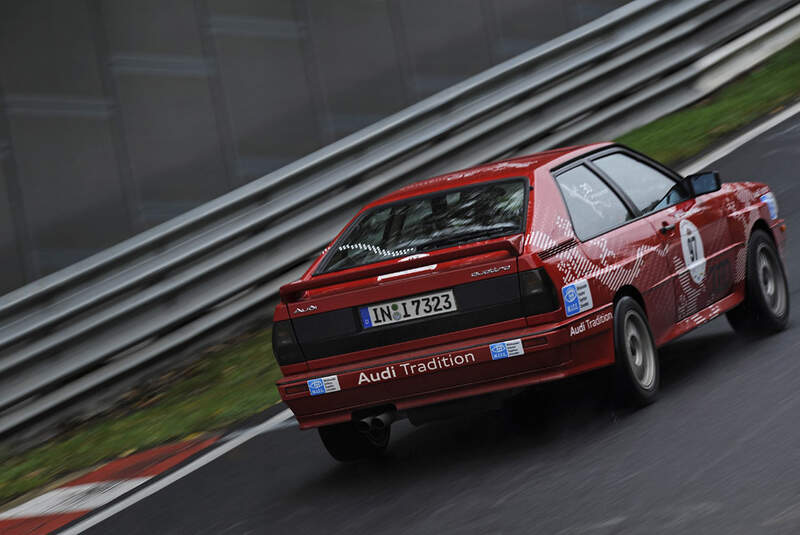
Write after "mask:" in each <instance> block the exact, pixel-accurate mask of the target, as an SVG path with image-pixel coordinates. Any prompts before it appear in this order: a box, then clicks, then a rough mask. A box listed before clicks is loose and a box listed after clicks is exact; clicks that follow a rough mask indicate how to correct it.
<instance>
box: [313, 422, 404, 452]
mask: <svg viewBox="0 0 800 535" xmlns="http://www.w3.org/2000/svg"><path fill="white" fill-rule="evenodd" d="M318 431H319V437H320V438H321V439H322V443H323V444H324V445H325V448H326V449H327V450H328V453H330V454H331V456H332V457H333V458H334V459H336V460H337V461H342V462H350V461H357V460H359V459H366V458H370V457H378V456H380V455H381V454H382V453H383V452H384V451H385V450H386V446H387V445H388V444H389V435H390V434H391V433H390V432H391V426H387V427H386V428H385V430H383V431H382V432H380V433H369V434H366V433H361V432H359V431H357V430H356V427H355V425H354V424H353V423H352V422H346V423H343V424H336V425H328V426H325V427H320V428H319V429H318Z"/></svg>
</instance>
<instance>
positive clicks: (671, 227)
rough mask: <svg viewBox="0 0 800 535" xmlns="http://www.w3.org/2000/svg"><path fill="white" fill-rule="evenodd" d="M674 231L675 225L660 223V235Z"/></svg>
mask: <svg viewBox="0 0 800 535" xmlns="http://www.w3.org/2000/svg"><path fill="white" fill-rule="evenodd" d="M673 230H675V223H671V224H670V223H667V222H666V221H664V222H663V223H661V234H666V233H667V232H671V231H673Z"/></svg>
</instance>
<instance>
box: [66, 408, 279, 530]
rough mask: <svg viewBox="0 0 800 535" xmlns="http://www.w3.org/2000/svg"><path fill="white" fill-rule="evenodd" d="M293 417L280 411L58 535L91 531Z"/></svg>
mask: <svg viewBox="0 0 800 535" xmlns="http://www.w3.org/2000/svg"><path fill="white" fill-rule="evenodd" d="M291 415H292V411H291V410H290V409H286V410H284V411H282V412H279V413H278V414H276V415H275V416H273V417H272V418H270V419H269V420H267V421H266V422H264V423H263V424H260V425H257V426H255V427H251V428H250V429H246V430H245V431H244V432H243V433H241V434H240V435H238V436H235V437H234V438H232V439H230V440H228V441H227V442H223V443H221V444H220V445H219V446H217V447H216V448H214V449H212V450H211V451H209V452H208V453H206V454H204V455H201V456H200V457H198V458H197V459H195V460H194V461H192V462H190V463H189V464H187V465H186V466H183V467H181V468H178V469H177V470H175V471H174V472H172V473H171V474H168V475H166V476H164V477H162V478H161V479H158V480H156V481H155V482H153V484H151V485H148V486H146V487H145V488H143V489H141V490H138V491H136V492H134V493H133V494H131V495H130V496H128V497H126V498H123V499H122V500H121V501H119V502H117V503H115V504H113V505H111V506H110V507H108V508H106V509H102V510H100V511H98V512H97V514H94V515H91V516H89V517H87V518H86V520H81V521H79V522H78V523H77V524H75V525H73V526H72V527H70V528H67V529H65V530H64V531H61V532H60V533H61V535H76V534H78V533H83V532H84V531H86V530H87V529H89V528H91V527H92V526H95V525H97V524H99V523H100V522H102V521H103V520H105V519H107V518H109V517H112V516H114V515H115V514H117V513H119V512H120V511H123V510H125V509H127V508H128V507H130V506H131V505H134V504H135V503H137V502H140V501H142V500H144V499H145V498H147V497H148V496H152V495H153V494H155V493H156V492H158V491H159V490H161V489H163V488H165V487H168V486H169V485H172V484H173V483H175V482H176V481H178V480H179V479H182V478H184V477H186V476H188V475H189V474H191V473H192V472H194V471H195V470H198V469H200V468H202V467H203V466H205V465H207V464H208V463H210V462H211V461H214V460H215V459H218V458H219V457H222V456H223V455H225V454H226V453H228V452H229V451H231V450H232V449H235V448H238V447H239V446H241V445H242V444H244V443H245V442H247V441H248V440H250V439H253V438H255V437H257V436H258V435H262V434H264V433H266V432H268V431H272V430H273V429H274V428H276V427H278V426H280V424H282V423H283V422H284V420H287V419H288V418H289V417H290V416H291Z"/></svg>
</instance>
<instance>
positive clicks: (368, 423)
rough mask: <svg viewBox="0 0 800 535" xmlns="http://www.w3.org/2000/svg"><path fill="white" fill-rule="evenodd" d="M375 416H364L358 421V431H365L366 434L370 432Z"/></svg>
mask: <svg viewBox="0 0 800 535" xmlns="http://www.w3.org/2000/svg"><path fill="white" fill-rule="evenodd" d="M374 419H375V417H374V416H367V417H366V418H362V419H360V420H357V421H356V431H358V432H359V433H364V434H365V435H368V434H369V431H370V429H372V420H374Z"/></svg>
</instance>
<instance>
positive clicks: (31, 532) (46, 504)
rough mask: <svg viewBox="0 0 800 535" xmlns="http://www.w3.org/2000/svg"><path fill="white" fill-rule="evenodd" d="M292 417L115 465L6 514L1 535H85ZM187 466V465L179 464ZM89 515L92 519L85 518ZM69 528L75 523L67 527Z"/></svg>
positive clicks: (160, 449) (1, 514)
mask: <svg viewBox="0 0 800 535" xmlns="http://www.w3.org/2000/svg"><path fill="white" fill-rule="evenodd" d="M291 416H292V412H291V411H290V410H289V409H285V410H283V411H281V412H280V413H278V414H276V415H274V416H273V417H272V418H269V419H268V420H267V421H265V422H263V423H261V424H259V425H256V426H254V427H250V428H247V429H242V430H239V431H235V432H233V433H230V434H228V435H226V436H224V437H219V436H214V437H210V438H205V439H199V440H192V441H185V442H178V443H174V444H167V445H165V446H160V447H158V448H154V449H151V450H147V451H143V452H140V453H136V454H134V455H131V456H129V457H125V458H123V459H117V460H114V461H111V462H109V463H107V464H105V465H103V466H101V467H99V468H97V469H96V470H94V471H92V472H90V473H88V474H86V475H84V476H81V477H79V478H77V479H75V480H73V481H70V482H69V483H66V484H64V485H62V486H60V487H58V488H56V489H53V490H51V491H48V492H46V493H44V494H42V495H40V496H37V497H36V498H33V499H31V500H29V501H27V502H25V503H23V504H21V505H18V506H16V507H14V508H13V509H9V510H7V511H3V512H0V534H2V535H44V534H47V533H51V532H53V531H54V530H58V529H60V528H64V530H63V531H61V532H60V533H62V534H63V535H75V534H78V533H82V532H83V531H85V530H87V529H89V528H90V527H92V526H94V525H96V524H99V523H100V522H102V521H103V520H105V519H106V518H108V517H110V516H113V515H115V514H116V513H118V512H120V511H122V510H124V509H127V508H128V507H130V506H131V505H133V504H135V503H137V502H139V501H140V500H143V499H144V498H146V497H148V496H151V495H153V494H155V493H156V492H158V491H159V490H161V489H163V488H164V487H167V486H168V485H171V484H172V483H174V482H175V481H178V480H179V479H181V478H183V477H185V476H187V475H189V474H191V473H192V472H194V471H195V470H197V469H199V468H201V467H203V466H205V465H206V464H208V463H210V462H211V461H213V460H214V459H217V458H219V457H221V456H222V455H225V454H226V453H227V452H229V451H231V450H232V449H234V448H236V447H238V446H241V445H242V444H244V443H245V442H247V441H248V440H250V439H252V438H255V437H257V436H259V435H262V434H264V433H266V432H268V431H274V430H277V429H281V428H283V427H286V426H288V425H292V422H289V421H288V420H289V418H290V417H291ZM211 446H214V447H213V448H211ZM204 450H208V451H204ZM201 452H202V453H201ZM190 457H191V458H192V459H191V460H189V458H190ZM184 461H188V462H186V463H184ZM181 463H184V464H183V465H182V466H178V465H179V464H181ZM165 472H170V473H165ZM156 476H160V477H158V478H156ZM154 478H155V479H154ZM151 480H152V481H151ZM112 502H114V503H112ZM87 515H88V516H87ZM84 516H86V518H82V517H84ZM67 524H71V525H70V526H68V527H66V526H67Z"/></svg>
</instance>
